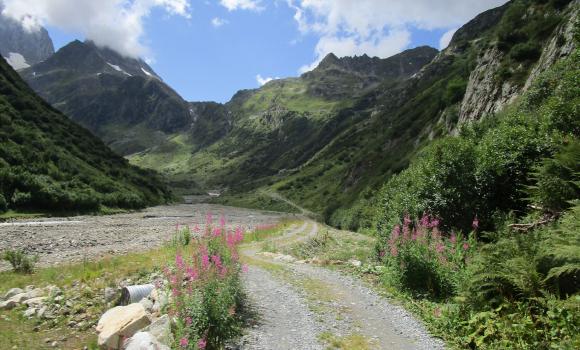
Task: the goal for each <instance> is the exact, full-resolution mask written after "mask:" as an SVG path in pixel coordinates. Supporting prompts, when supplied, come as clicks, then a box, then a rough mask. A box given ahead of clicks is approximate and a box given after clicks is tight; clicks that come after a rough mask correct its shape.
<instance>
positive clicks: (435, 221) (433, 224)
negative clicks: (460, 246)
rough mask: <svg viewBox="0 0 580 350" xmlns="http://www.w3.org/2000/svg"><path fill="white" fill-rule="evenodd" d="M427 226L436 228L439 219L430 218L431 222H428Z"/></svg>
mask: <svg viewBox="0 0 580 350" xmlns="http://www.w3.org/2000/svg"><path fill="white" fill-rule="evenodd" d="M429 226H430V227H431V228H437V227H439V219H433V220H431V222H430V223H429Z"/></svg>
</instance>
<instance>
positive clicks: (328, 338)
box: [318, 332, 371, 350]
mask: <svg viewBox="0 0 580 350" xmlns="http://www.w3.org/2000/svg"><path fill="white" fill-rule="evenodd" d="M318 339H320V340H321V341H323V342H325V343H327V344H328V347H327V349H328V350H335V349H336V350H368V349H371V344H370V342H369V341H368V340H367V339H366V338H365V337H364V336H363V335H361V334H351V335H348V336H345V337H340V336H337V335H335V334H333V333H331V332H322V333H320V335H319V336H318Z"/></svg>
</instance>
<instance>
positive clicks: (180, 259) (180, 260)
mask: <svg viewBox="0 0 580 350" xmlns="http://www.w3.org/2000/svg"><path fill="white" fill-rule="evenodd" d="M184 265H185V264H184V263H183V257H182V256H181V254H177V255H176V256H175V266H177V268H178V269H180V270H183V267H184Z"/></svg>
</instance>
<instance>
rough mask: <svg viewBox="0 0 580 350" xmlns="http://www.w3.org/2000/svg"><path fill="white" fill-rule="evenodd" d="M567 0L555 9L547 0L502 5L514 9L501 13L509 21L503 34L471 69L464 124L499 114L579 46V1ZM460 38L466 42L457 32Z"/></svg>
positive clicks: (501, 28) (461, 118) (462, 110)
mask: <svg viewBox="0 0 580 350" xmlns="http://www.w3.org/2000/svg"><path fill="white" fill-rule="evenodd" d="M561 3H562V5H561V7H554V8H549V7H548V6H547V5H545V4H542V2H539V3H533V2H532V3H528V2H526V3H525V6H523V5H522V6H521V7H520V6H517V5H518V2H513V3H511V7H507V6H504V7H502V9H503V10H506V9H508V13H507V14H506V16H504V17H503V18H502V17H500V18H501V19H502V20H503V23H501V22H500V23H498V24H499V27H498V28H497V29H496V35H497V36H496V37H494V38H493V39H492V40H491V41H489V42H486V45H487V46H488V47H487V48H486V49H484V50H483V51H482V53H481V55H480V56H478V58H477V60H476V65H475V68H474V69H473V70H472V71H471V74H470V76H469V80H468V83H467V89H466V92H465V98H464V99H463V101H462V103H461V107H460V112H459V121H460V123H464V122H470V121H474V120H479V119H481V118H483V117H485V116H486V115H489V114H495V113H498V112H499V111H501V110H502V109H503V108H504V107H505V106H507V105H509V104H510V103H512V102H514V101H515V100H516V99H517V98H518V97H519V96H521V95H522V94H523V93H524V92H525V91H526V90H527V89H528V88H529V87H530V85H531V83H532V82H533V81H534V80H535V79H536V78H537V76H538V75H539V74H540V73H541V72H543V71H545V70H546V69H548V68H549V67H550V66H551V65H553V64H554V63H555V62H557V61H558V60H560V59H562V58H564V57H566V56H567V55H569V54H570V53H571V52H572V51H573V49H574V40H573V36H574V28H575V26H577V19H578V9H579V7H578V4H579V2H578V1H577V0H576V1H571V2H570V3H569V4H567V5H566V4H565V1H563V2H561ZM496 14H497V12H496ZM490 15H491V14H487V16H486V17H488V21H489V16H490ZM519 26H523V28H525V29H523V30H522V28H521V27H519ZM518 27H519V28H518ZM508 31H513V32H512V33H509V32H508ZM514 33H515V34H514ZM456 36H458V37H459V35H456ZM457 39H458V38H457ZM454 41H456V44H458V43H459V42H461V41H460V40H456V38H455V37H454Z"/></svg>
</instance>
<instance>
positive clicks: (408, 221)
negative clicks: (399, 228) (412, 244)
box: [403, 214, 411, 226]
mask: <svg viewBox="0 0 580 350" xmlns="http://www.w3.org/2000/svg"><path fill="white" fill-rule="evenodd" d="M403 225H405V226H409V225H411V217H410V216H409V214H407V215H405V217H404V218H403Z"/></svg>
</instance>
